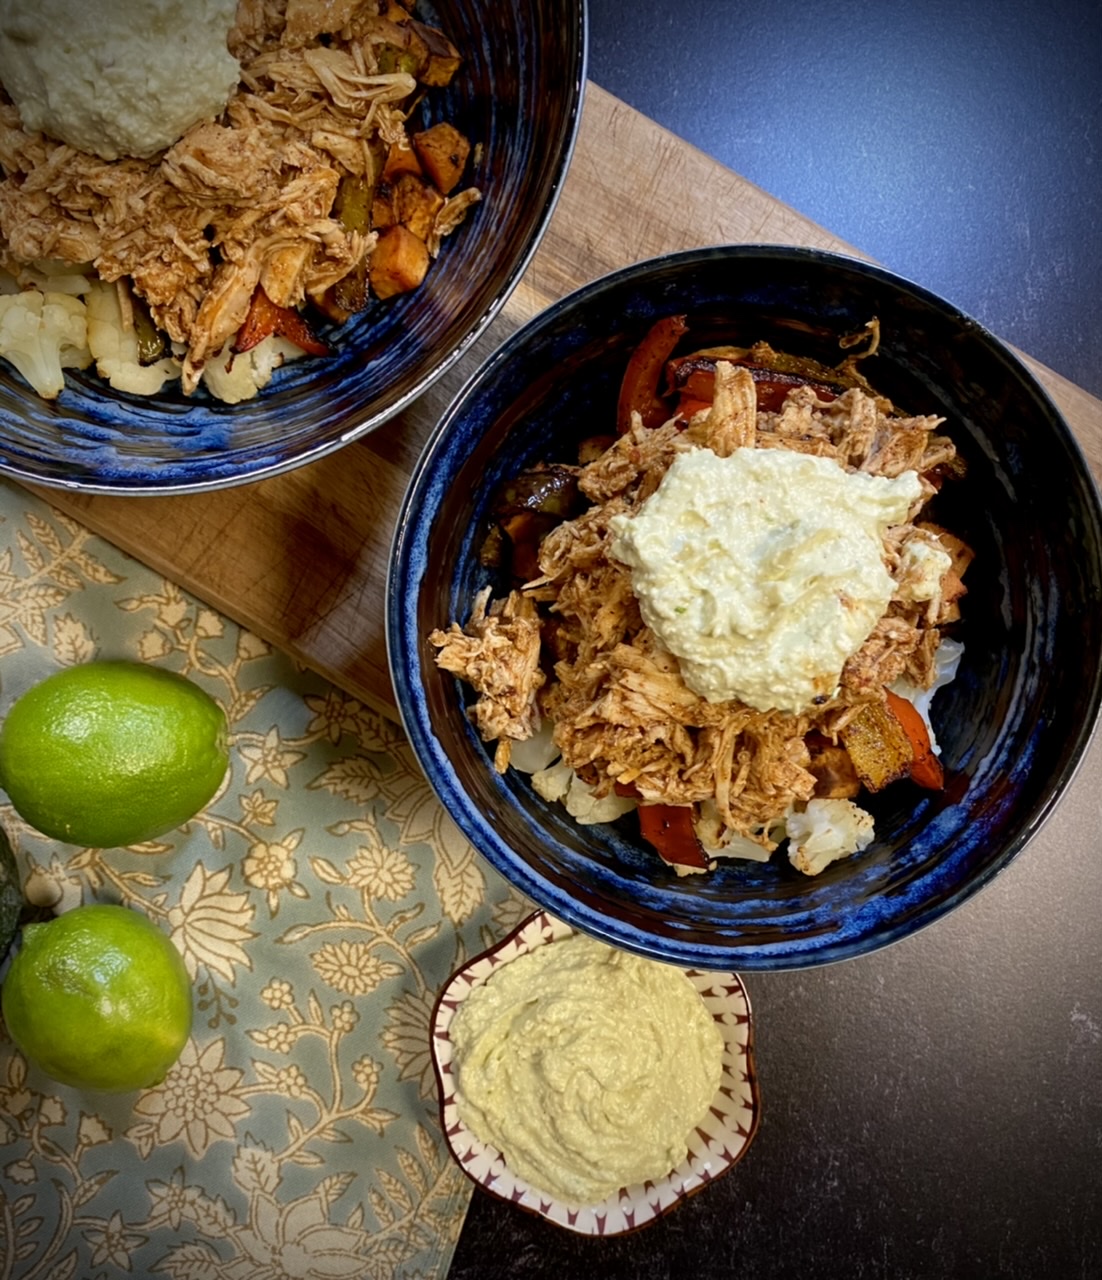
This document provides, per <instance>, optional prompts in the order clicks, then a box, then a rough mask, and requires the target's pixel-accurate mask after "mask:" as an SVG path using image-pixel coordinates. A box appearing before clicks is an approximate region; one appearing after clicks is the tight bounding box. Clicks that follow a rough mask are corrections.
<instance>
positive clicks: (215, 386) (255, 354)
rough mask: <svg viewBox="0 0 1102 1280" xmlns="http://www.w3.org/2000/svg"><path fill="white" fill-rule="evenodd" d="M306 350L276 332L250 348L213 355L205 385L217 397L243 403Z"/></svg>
mask: <svg viewBox="0 0 1102 1280" xmlns="http://www.w3.org/2000/svg"><path fill="white" fill-rule="evenodd" d="M305 354H306V353H305V352H304V351H303V350H302V348H301V347H296V346H295V344H294V343H293V342H288V341H287V339H286V338H280V337H277V336H276V335H275V334H272V336H271V337H268V338H265V339H264V340H263V341H262V342H258V343H257V344H256V346H255V347H251V348H250V349H249V350H248V351H243V352H239V353H238V354H236V355H230V354H229V353H228V352H225V351H223V352H222V353H221V354H220V355H216V356H212V357H211V359H210V360H208V361H207V363H206V364H205V365H204V366H203V385H204V386H205V387H206V388H207V390H208V391H209V392H210V393H211V395H212V396H214V398H215V399H216V400H222V401H224V402H225V403H226V404H239V403H240V402H241V401H242V400H251V399H252V398H253V396H255V395H256V394H257V393H258V392H259V391H260V389H261V387H266V386H267V385H268V383H269V382H271V380H272V374H273V373H275V371H276V370H277V369H278V368H279V367H280V365H283V364H286V363H287V361H288V360H297V359H299V358H300V357H301V356H304V355H305Z"/></svg>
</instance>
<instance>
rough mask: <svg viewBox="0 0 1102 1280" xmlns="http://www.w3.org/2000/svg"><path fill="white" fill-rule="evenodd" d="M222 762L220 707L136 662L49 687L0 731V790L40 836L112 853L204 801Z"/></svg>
mask: <svg viewBox="0 0 1102 1280" xmlns="http://www.w3.org/2000/svg"><path fill="white" fill-rule="evenodd" d="M228 762H229V752H228V747H227V727H226V717H225V713H224V712H223V711H222V708H221V707H220V706H219V705H218V703H217V702H215V700H214V699H213V698H211V697H210V695H209V694H207V693H206V692H205V691H204V690H203V689H200V688H199V686H198V685H197V684H195V683H194V682H193V681H191V680H188V679H187V678H185V677H184V676H180V675H177V674H176V673H175V672H172V671H166V670H164V669H163V668H161V667H153V666H147V665H145V664H144V663H139V662H87V663H83V664H81V665H79V666H75V667H66V668H65V669H64V670H62V671H58V672H56V673H55V674H54V675H52V676H48V677H47V678H46V679H45V680H43V681H41V682H40V683H39V684H37V685H34V686H33V687H32V688H30V689H28V690H27V691H26V693H24V694H23V695H22V696H21V697H20V698H18V699H17V700H16V702H15V703H14V704H13V705H12V708H11V710H10V711H9V712H8V715H7V718H6V719H5V721H4V723H3V725H2V726H0V785H2V786H3V787H4V789H5V790H6V791H7V793H8V798H9V799H10V800H11V802H12V805H13V806H14V807H15V810H16V812H17V813H18V814H19V815H20V817H21V818H23V820H24V821H25V822H27V823H29V824H30V825H31V826H32V827H34V828H35V829H36V830H38V831H41V832H42V833H43V834H44V835H48V836H51V837H53V838H54V839H55V840H64V841H67V842H68V843H70V844H79V845H88V846H92V847H95V848H101V849H107V848H113V847H115V846H119V845H130V844H139V843H141V842H142V841H145V840H152V839H155V838H156V837H157V836H160V835H164V834H165V832H167V831H171V830H173V829H174V828H175V827H178V826H180V825H181V824H182V823H184V822H187V821H188V819H189V818H192V817H194V816H195V814H197V813H198V812H199V811H200V810H201V809H202V808H203V807H204V806H205V805H206V804H207V803H208V801H209V800H210V799H211V797H212V796H213V795H214V793H215V792H216V791H217V790H218V787H219V785H220V783H221V781H222V779H223V777H224V776H225V773H226V768H227V765H228Z"/></svg>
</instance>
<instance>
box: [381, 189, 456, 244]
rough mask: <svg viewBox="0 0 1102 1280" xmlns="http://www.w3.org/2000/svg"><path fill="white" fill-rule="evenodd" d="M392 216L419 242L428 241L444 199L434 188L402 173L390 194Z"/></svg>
mask: <svg viewBox="0 0 1102 1280" xmlns="http://www.w3.org/2000/svg"><path fill="white" fill-rule="evenodd" d="M392 201H393V205H394V216H395V218H396V219H397V221H398V222H400V223H401V224H402V226H404V227H408V228H409V230H410V231H412V232H413V234H414V235H415V236H416V237H417V238H418V239H419V240H428V238H429V232H430V231H431V230H432V224H433V220H434V219H435V217H436V215H437V213H438V212H439V210H440V207H441V206H442V205H443V203H444V197H443V196H442V195H441V194H440V192H439V191H437V190H436V188H435V187H434V186H431V185H430V184H429V183H427V182H424V181H423V180H422V179H421V178H418V177H416V176H415V175H414V174H412V173H403V174H402V176H401V177H400V178H399V179H398V180H397V181H396V182H395V184H394V190H393V194H392Z"/></svg>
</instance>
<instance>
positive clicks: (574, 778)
mask: <svg viewBox="0 0 1102 1280" xmlns="http://www.w3.org/2000/svg"><path fill="white" fill-rule="evenodd" d="M532 786H533V787H534V788H535V790H536V793H537V794H538V795H541V796H543V798H544V799H545V800H548V801H552V802H553V801H555V800H561V801H562V803H563V804H564V805H565V806H566V811H567V813H569V814H570V816H571V817H572V818H573V819H574V820H575V822H577V823H578V825H579V826H583V827H587V826H591V825H593V824H594V823H598V822H615V821H616V819H617V818H619V817H622V816H623V815H624V814H625V813H630V812H631V811H632V809H634V808H635V801H634V800H632V799H630V798H628V797H627V796H618V795H617V794H616V793H615V792H614V791H612V792H609V794H608V795H607V796H601V797H599V798H598V797H597V796H596V795H595V794H594V792H595V788H594V787H591V786H590V785H589V783H588V782H583V781H582V779H581V778H579V777H578V775H577V774H576V773H575V772H574V770H573V769H571V767H570V766H569V765H568V764H564V763H563V762H562V761H561V760H560V761H559V762H558V764H553V765H550V766H549V767H548V768H546V769H540V770H539V771H538V772H537V773H534V774H532Z"/></svg>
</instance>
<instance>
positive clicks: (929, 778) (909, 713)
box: [885, 689, 945, 791]
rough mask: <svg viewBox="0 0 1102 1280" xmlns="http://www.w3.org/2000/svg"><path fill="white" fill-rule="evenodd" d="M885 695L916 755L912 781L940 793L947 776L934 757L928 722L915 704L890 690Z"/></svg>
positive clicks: (912, 768) (912, 765) (913, 762)
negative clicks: (927, 726)
mask: <svg viewBox="0 0 1102 1280" xmlns="http://www.w3.org/2000/svg"><path fill="white" fill-rule="evenodd" d="M885 693H886V694H887V696H888V710H889V711H890V712H891V714H892V715H893V716H895V718H896V720H897V721H898V722H899V723H900V725H902V727H903V732H904V733H905V734H906V735H907V740H908V741H909V742H910V744H911V751H912V753H913V755H914V758H913V760H912V761H911V779H912V780H913V781H914V782H916V783H918V785H919V786H920V787H926V788H928V789H929V790H931V791H940V790H941V788H942V787H943V786H944V785H945V774H944V771H943V770H942V767H941V761H940V760H939V759H938V758H937V756H936V755H934V749H933V746H932V745H931V743H930V734H929V731H928V730H927V728H926V721H925V720H923V718H922V716H921V715H920V714H919V713H918V711H917V710H916V709H915V705H914V703H913V702H909V701H908V700H907V699H906V698H901V697H900V696H899V694H897V693H892V691H891V690H890V689H886V690H885Z"/></svg>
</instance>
